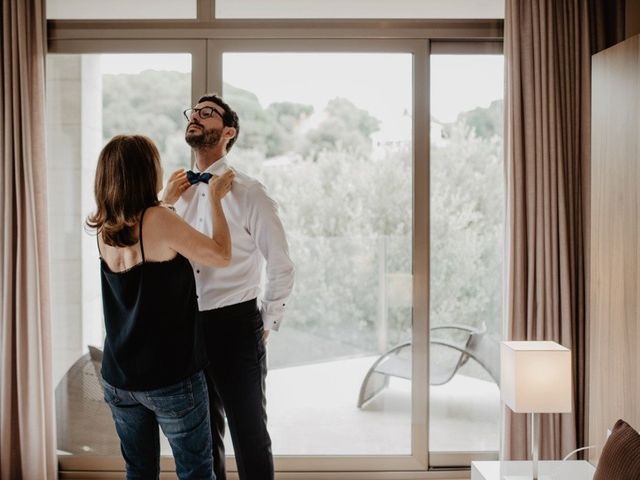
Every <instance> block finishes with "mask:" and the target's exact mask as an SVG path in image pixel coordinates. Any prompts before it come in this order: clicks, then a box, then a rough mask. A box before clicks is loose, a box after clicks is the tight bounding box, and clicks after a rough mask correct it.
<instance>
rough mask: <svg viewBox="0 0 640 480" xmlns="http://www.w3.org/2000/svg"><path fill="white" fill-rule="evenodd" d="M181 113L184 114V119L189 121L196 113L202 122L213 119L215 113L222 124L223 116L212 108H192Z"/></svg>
mask: <svg viewBox="0 0 640 480" xmlns="http://www.w3.org/2000/svg"><path fill="white" fill-rule="evenodd" d="M182 113H183V114H184V118H186V119H187V120H191V117H192V116H193V114H194V113H197V114H198V116H199V117H200V118H201V119H202V120H205V119H207V118H211V117H213V114H214V113H215V114H216V115H218V116H219V117H220V118H221V119H222V121H223V122H224V114H223V113H220V112H219V111H218V110H216V109H215V108H213V107H202V108H196V107H192V108H187V109H186V110H185V111H184V112H182Z"/></svg>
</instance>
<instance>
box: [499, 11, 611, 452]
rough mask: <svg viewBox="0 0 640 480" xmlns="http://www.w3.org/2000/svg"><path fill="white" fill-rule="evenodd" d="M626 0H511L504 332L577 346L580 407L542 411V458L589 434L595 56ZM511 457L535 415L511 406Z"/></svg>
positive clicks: (524, 442) (507, 448) (525, 443)
mask: <svg viewBox="0 0 640 480" xmlns="http://www.w3.org/2000/svg"><path fill="white" fill-rule="evenodd" d="M620 5H622V7H623V6H624V5H623V0H619V1H618V0H600V1H590V0H507V1H506V15H505V61H506V64H507V76H506V89H507V92H506V98H507V102H506V116H507V117H506V119H507V121H506V128H507V132H506V149H505V151H506V155H507V158H506V173H507V195H508V197H507V225H508V233H507V244H508V251H507V255H508V259H507V265H508V276H507V278H508V293H507V311H506V313H507V318H506V320H507V328H506V338H508V339H511V340H554V341H556V342H558V343H561V344H562V345H564V346H566V347H568V348H570V349H571V351H572V355H573V366H574V376H573V379H574V396H573V397H574V409H573V413H571V414H563V415H560V414H545V415H542V416H541V426H540V436H541V440H542V441H541V448H540V457H541V458H543V459H544V458H547V459H560V458H562V457H563V456H564V455H565V454H567V453H569V452H570V451H571V450H573V449H574V448H577V447H578V446H583V445H584V439H585V402H586V395H585V380H586V372H585V358H586V351H587V344H586V331H587V300H586V297H585V292H586V291H588V290H587V281H588V276H587V274H586V272H588V244H587V240H588V225H589V223H588V219H589V208H588V207H589V201H588V199H589V194H590V193H589V183H590V178H589V148H590V135H591V134H590V115H591V111H590V83H591V82H590V75H591V71H590V64H591V53H592V50H593V49H600V48H602V47H604V46H606V44H607V43H609V44H611V42H613V43H615V41H616V40H617V39H618V38H619V37H620V32H617V33H614V34H613V35H610V32H611V31H612V29H613V30H615V28H616V26H619V25H623V24H624V22H616V21H614V22H611V21H610V20H611V18H612V16H611V15H612V14H615V15H619V14H620V12H623V11H624V8H622V9H619V8H618V7H620ZM503 433H504V441H503V452H502V454H503V458H505V459H525V458H528V457H529V452H530V451H531V445H530V436H531V435H530V431H529V419H528V418H527V416H526V415H524V414H513V413H511V412H509V411H508V409H507V412H506V413H505V422H504V432H503Z"/></svg>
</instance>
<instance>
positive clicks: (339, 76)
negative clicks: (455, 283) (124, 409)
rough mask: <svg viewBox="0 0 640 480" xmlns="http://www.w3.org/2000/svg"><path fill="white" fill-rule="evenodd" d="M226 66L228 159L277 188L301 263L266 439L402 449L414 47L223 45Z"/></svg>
mask: <svg viewBox="0 0 640 480" xmlns="http://www.w3.org/2000/svg"><path fill="white" fill-rule="evenodd" d="M223 72H224V82H225V83H224V96H225V99H226V100H227V101H228V102H229V103H230V104H231V106H232V107H234V108H235V109H236V110H237V112H238V114H239V117H240V125H241V128H242V130H241V133H240V136H239V138H238V143H237V144H236V145H235V146H234V147H233V150H232V151H231V152H230V155H229V158H230V162H231V164H232V165H233V166H235V167H237V168H238V169H240V170H244V171H245V172H247V173H249V174H250V175H252V176H254V177H256V178H258V179H260V180H261V181H262V182H263V183H264V184H265V185H266V187H267V189H268V190H269V192H270V193H271V194H272V195H273V197H274V198H275V199H276V200H277V201H278V203H279V205H280V212H281V216H282V220H283V223H284V225H285V229H286V231H287V234H288V239H289V242H290V251H291V257H292V259H293V260H294V262H295V264H296V285H295V289H294V293H293V295H292V298H291V299H290V302H289V305H288V307H287V308H288V310H287V314H286V318H285V323H284V324H283V326H282V328H281V329H280V331H279V332H277V333H274V334H272V335H271V336H270V338H269V368H270V370H269V375H268V377H267V396H268V404H267V407H268V413H269V424H270V431H271V435H272V439H273V449H274V453H275V454H277V455H365V454H371V455H374V454H375V455H389V454H410V453H411V382H410V380H409V379H408V377H409V376H410V368H409V366H410V360H411V359H410V347H409V348H408V347H407V346H406V345H410V342H411V310H412V308H411V306H412V299H411V285H412V277H411V261H412V260H411V259H412V251H411V248H412V151H411V145H412V140H411V138H412V120H411V116H412V108H411V105H412V103H411V102H412V100H411V91H412V89H411V72H412V58H411V55H409V54H334V53H331V54H329V53H228V54H225V55H224V57H223ZM256 72H260V74H259V75H256ZM402 345H405V346H402ZM394 348H395V350H393V349H394ZM392 350H393V351H392ZM388 352H391V353H389V354H388V355H385V354H386V353H388ZM377 360H382V361H381V362H380V363H379V364H378V365H377V366H376V365H375V362H376V361H377ZM372 368H373V370H371V371H370V369H372ZM230 447H231V445H229V448H230Z"/></svg>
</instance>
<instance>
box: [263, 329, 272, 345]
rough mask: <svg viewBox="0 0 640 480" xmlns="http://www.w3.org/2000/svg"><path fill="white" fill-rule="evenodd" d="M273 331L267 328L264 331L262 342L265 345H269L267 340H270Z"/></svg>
mask: <svg viewBox="0 0 640 480" xmlns="http://www.w3.org/2000/svg"><path fill="white" fill-rule="evenodd" d="M270 331H271V330H267V329H266V328H265V329H264V330H262V341H263V342H264V343H265V345H266V343H267V338H269V332H270Z"/></svg>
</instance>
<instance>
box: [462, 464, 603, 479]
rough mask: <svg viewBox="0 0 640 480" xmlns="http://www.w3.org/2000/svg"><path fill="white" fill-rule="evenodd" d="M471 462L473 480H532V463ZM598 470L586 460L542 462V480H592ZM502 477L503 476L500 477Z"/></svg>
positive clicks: (540, 475) (540, 472) (540, 467)
mask: <svg viewBox="0 0 640 480" xmlns="http://www.w3.org/2000/svg"><path fill="white" fill-rule="evenodd" d="M500 469H501V466H500V462H497V461H493V462H471V480H526V479H531V462H502V472H501V471H500ZM595 471H596V469H595V468H594V467H593V465H591V464H590V463H589V462H587V461H584V460H567V461H565V462H561V461H541V462H539V463H538V472H539V478H540V480H592V478H593V474H594V472H595ZM500 475H502V476H500Z"/></svg>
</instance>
